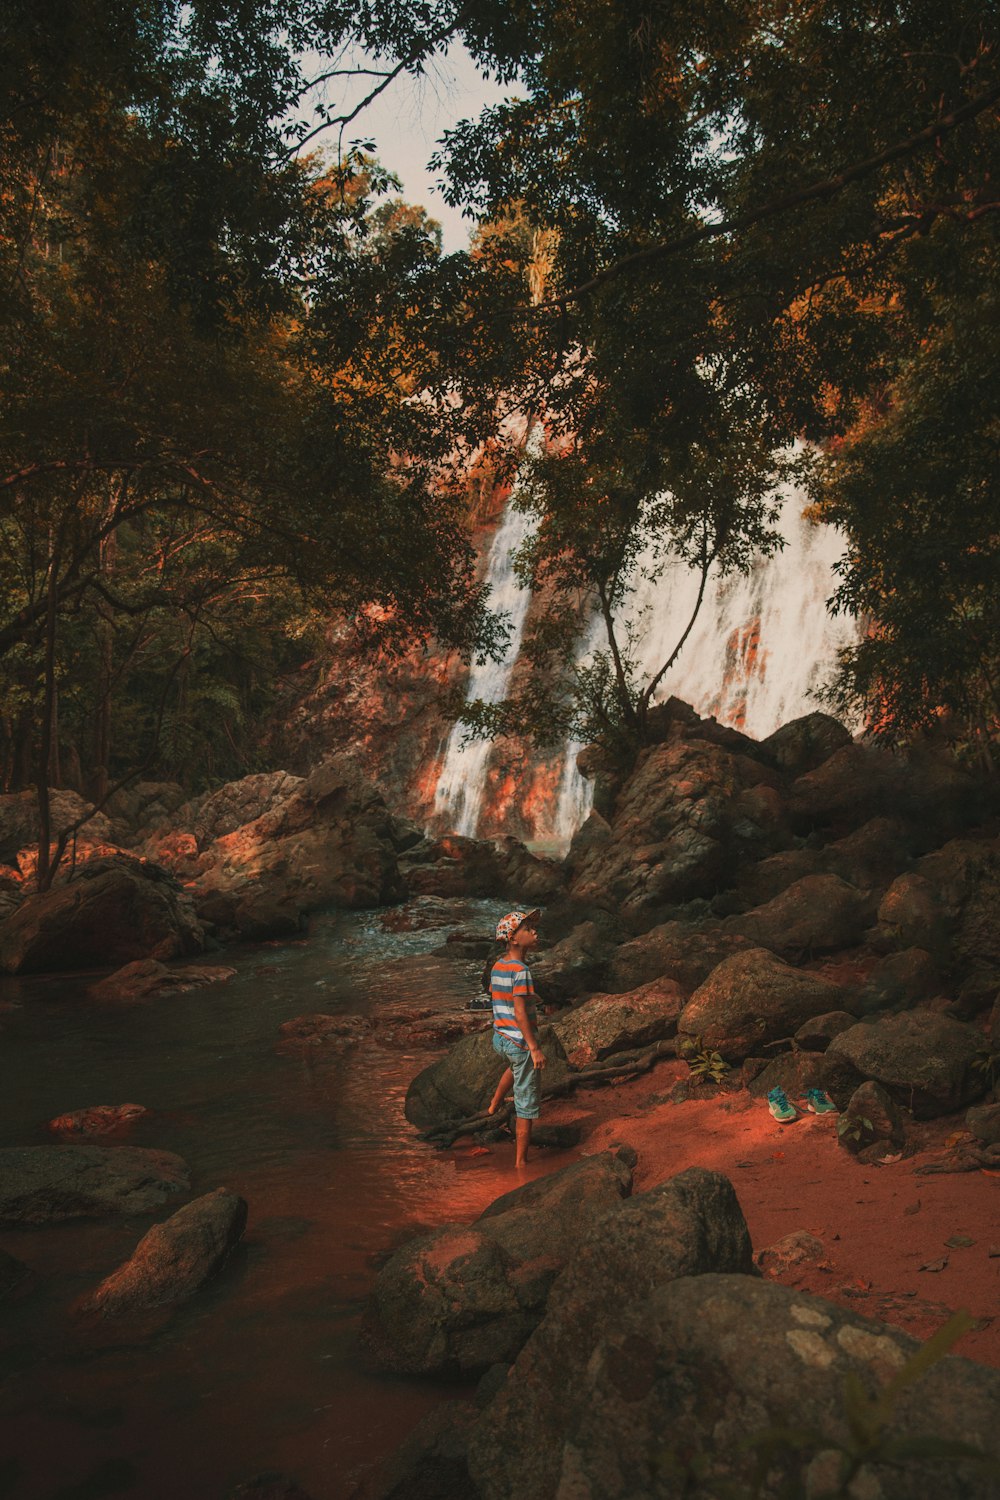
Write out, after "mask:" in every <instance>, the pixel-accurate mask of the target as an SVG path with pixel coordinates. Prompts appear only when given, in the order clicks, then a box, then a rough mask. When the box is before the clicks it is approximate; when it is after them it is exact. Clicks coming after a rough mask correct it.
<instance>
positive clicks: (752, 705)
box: [552, 486, 857, 843]
mask: <svg viewBox="0 0 1000 1500" xmlns="http://www.w3.org/2000/svg"><path fill="white" fill-rule="evenodd" d="M805 504H806V499H805V496H804V495H803V494H802V492H801V491H800V490H798V489H797V488H794V487H792V486H789V487H788V488H787V490H786V493H785V497H784V501H783V504H782V508H781V515H780V518H779V521H778V530H779V531H780V532H781V534H782V536H783V537H784V539H785V546H784V548H783V549H782V551H780V552H778V553H775V554H774V556H772V557H769V558H761V559H760V560H759V561H758V562H757V563H756V564H755V565H754V566H753V568H752V569H751V571H750V572H749V574H747V575H743V574H733V575H731V576H730V577H728V578H715V579H712V578H711V577H710V579H709V585H708V588H707V589H706V592H705V598H704V600H703V601H702V606H701V610H700V612H699V615H698V618H697V620H696V621H695V625H694V627H693V629H692V631H691V634H690V636H689V637H688V639H687V641H686V642H685V645H684V648H683V650H682V652H681V654H680V656H679V658H678V660H677V663H676V665H675V666H674V667H673V668H671V670H670V671H669V672H668V673H667V675H666V676H665V677H664V679H663V681H662V682H661V683H660V685H659V687H658V689H657V692H656V694H655V699H654V701H655V702H662V701H663V700H664V699H665V698H669V697H670V696H671V695H675V696H676V697H678V698H683V699H684V701H685V702H686V703H690V704H691V705H692V707H693V708H695V709H696V710H697V712H698V713H700V714H702V715H703V716H705V715H709V714H711V715H714V716H715V718H717V719H718V720H719V722H720V723H723V724H731V725H734V726H737V727H738V728H740V729H742V730H744V732H745V733H747V734H749V735H752V736H753V737H754V738H755V739H764V738H765V737H766V736H767V735H769V734H771V733H773V731H774V730H775V729H777V728H779V726H780V725H782V724H787V723H788V721H789V720H790V719H795V718H798V717H799V716H800V715H802V714H807V713H810V712H812V711H813V710H814V709H816V708H817V707H818V704H817V702H816V699H815V697H814V694H815V692H816V689H817V688H819V687H821V686H822V685H823V683H824V681H825V679H826V677H827V676H828V674H829V672H830V670H831V668H832V666H833V664H834V662H835V660H836V656H837V652H838V650H839V649H840V648H841V647H842V646H846V645H849V644H850V643H851V641H853V640H854V639H855V637H856V634H857V626H856V624H855V622H854V621H852V620H851V619H850V618H848V617H844V616H833V615H831V614H830V613H829V611H828V610H827V608H826V601H827V599H828V598H829V596H830V595H831V594H832V592H833V589H834V573H833V568H834V564H835V563H836V561H837V559H838V558H839V557H840V556H841V554H842V553H843V551H844V545H845V542H844V537H843V535H842V533H840V532H839V531H837V530H836V529H835V528H834V527H832V526H826V525H822V524H817V523H814V522H812V521H809V520H807V519H806V518H805V517H804V516H803V514H802V512H803V508H804V506H805ZM642 561H643V563H645V564H647V565H649V566H651V565H652V557H649V558H643V559H642ZM697 596H698V576H697V574H696V573H695V572H694V571H693V570H692V569H690V568H687V567H686V566H685V565H684V564H682V563H678V564H675V565H672V566H669V567H668V568H666V569H665V570H664V571H663V572H662V573H661V574H660V576H659V577H657V578H653V579H647V580H643V581H642V582H641V583H640V585H639V587H638V588H637V589H636V591H635V593H634V594H633V595H632V597H631V599H630V600H629V601H628V604H627V607H626V609H625V610H624V612H623V615H624V619H623V621H622V623H624V620H625V619H627V620H630V621H631V622H632V623H633V625H634V626H635V627H636V629H637V631H638V639H637V641H636V653H635V654H636V659H637V661H638V663H639V665H640V667H641V670H642V675H643V676H645V677H647V678H648V677H649V676H652V675H653V674H655V673H656V672H658V671H659V669H660V667H661V666H662V665H663V663H664V662H665V661H666V660H667V658H668V657H669V656H670V654H671V652H672V651H673V650H674V648H675V646H676V644H677V642H678V640H679V639H680V637H681V635H682V634H683V632H684V629H685V627H686V625H687V623H688V621H689V619H690V618H691V614H692V612H693V610H694V606H695V601H696V599H697ZM596 644H597V646H598V647H599V646H600V645H602V644H604V643H603V641H600V640H597V642H596ZM594 649H595V636H594V634H593V632H592V631H591V632H590V633H588V636H587V641H586V644H585V647H584V649H583V650H582V651H581V660H585V659H586V657H587V655H589V654H590V653H591V652H592V651H593V650H594ZM579 748H580V747H579V745H578V744H571V745H568V746H567V753H566V767H565V770H564V774H563V781H562V786H561V788H560V794H559V804H558V807H557V810H556V815H555V818H554V820H553V830H552V831H553V837H554V838H557V839H559V840H561V841H562V842H564V843H565V842H567V841H568V840H569V839H570V838H571V837H572V835H573V833H574V832H575V831H576V829H577V828H578V827H579V826H580V824H581V823H582V822H583V820H584V819H585V818H586V816H587V814H588V812H589V811H590V806H591V802H592V798H593V793H592V788H591V787H590V785H589V783H587V782H585V781H584V779H583V777H582V776H581V775H580V773H579V772H578V771H577V769H576V756H577V754H578V752H579Z"/></svg>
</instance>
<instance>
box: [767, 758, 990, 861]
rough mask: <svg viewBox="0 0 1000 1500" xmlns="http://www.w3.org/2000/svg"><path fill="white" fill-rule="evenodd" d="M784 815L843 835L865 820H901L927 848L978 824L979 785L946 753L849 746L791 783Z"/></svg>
mask: <svg viewBox="0 0 1000 1500" xmlns="http://www.w3.org/2000/svg"><path fill="white" fill-rule="evenodd" d="M788 811H789V814H790V816H791V818H792V821H793V824H794V825H795V826H796V827H797V828H798V829H799V830H800V831H801V832H806V833H808V832H809V831H811V830H813V829H822V830H832V831H833V832H835V833H847V832H849V831H850V830H851V829H855V828H859V827H860V826H861V824H862V823H865V822H867V821H868V819H869V818H873V817H898V818H902V819H904V820H905V821H906V822H907V823H910V824H911V825H912V826H913V828H914V831H915V833H916V834H917V836H918V838H921V839H923V840H925V842H924V843H923V847H924V848H925V849H926V848H927V847H928V846H930V847H933V845H934V844H935V843H938V842H940V841H941V839H943V838H947V837H948V836H949V835H951V834H954V833H956V832H958V831H959V830H960V829H962V828H966V827H970V826H972V825H973V824H975V823H976V822H977V821H979V819H980V818H981V817H982V812H983V785H982V783H981V782H980V781H977V780H976V778H975V777H974V776H972V775H970V774H969V773H968V772H966V771H963V770H961V769H960V768H959V767H958V766H957V765H956V764H955V762H954V761H953V760H951V759H950V758H949V757H948V756H946V755H939V754H935V753H933V752H931V751H928V750H921V749H915V750H911V751H910V752H909V754H906V755H904V754H894V753H893V752H892V751H889V750H883V749H881V748H879V747H876V746H873V745H853V744H852V745H845V746H844V747H843V749H841V750H837V751H836V752H835V753H834V754H833V755H831V756H830V757H829V759H827V760H825V761H824V762H823V764H822V765H821V766H818V767H817V768H816V769H815V770H812V771H808V772H806V774H805V775H803V776H800V777H799V778H798V780H797V781H795V782H794V783H793V785H792V787H791V790H790V792H789V797H788Z"/></svg>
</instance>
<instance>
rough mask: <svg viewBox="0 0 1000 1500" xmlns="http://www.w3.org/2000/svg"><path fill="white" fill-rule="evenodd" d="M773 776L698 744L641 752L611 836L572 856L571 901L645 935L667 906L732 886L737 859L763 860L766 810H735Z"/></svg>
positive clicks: (768, 845) (768, 839)
mask: <svg viewBox="0 0 1000 1500" xmlns="http://www.w3.org/2000/svg"><path fill="white" fill-rule="evenodd" d="M776 779H777V778H776V773H774V772H770V771H768V770H767V769H766V768H765V767H764V766H762V765H761V764H760V763H759V762H758V761H755V760H752V759H750V758H749V757H748V756H746V755H742V754H733V753H731V752H730V751H728V750H724V749H722V747H721V746H719V745H716V744H712V743H709V742H706V741H699V740H696V741H691V742H683V741H682V742H671V743H666V744H662V745H654V746H652V747H650V748H649V749H647V750H645V751H643V752H642V753H641V754H640V756H639V758H638V760H637V762H636V766H635V769H634V770H633V772H632V774H631V776H630V777H629V778H628V780H627V782H626V783H625V785H624V787H623V788H622V790H621V792H620V793H619V795H618V799H617V803H616V807H615V812H614V816H613V818H612V819H611V820H610V830H611V831H610V838H608V839H602V840H596V841H594V843H593V844H592V846H591V847H589V848H587V849H585V850H582V851H578V858H577V859H576V863H575V868H574V872H573V880H572V885H571V887H570V890H571V893H572V895H573V896H575V897H576V898H577V899H578V900H582V901H592V902H593V903H594V904H595V905H598V906H604V907H606V908H607V909H608V910H609V911H614V912H615V913H617V914H618V915H619V916H620V918H621V920H622V921H623V922H624V924H625V926H626V927H627V928H628V929H629V930H630V931H632V932H636V933H638V932H645V931H646V930H648V929H649V928H650V927H652V926H655V925H656V923H657V922H658V921H662V920H663V919H664V917H666V916H667V915H669V910H670V908H672V907H675V906H677V905H680V904H683V903H685V902H688V901H691V900H692V899H693V898H695V897H703V896H711V895H713V894H714V893H715V892H716V891H717V890H719V889H720V888H722V887H723V886H724V885H726V884H727V883H731V881H732V879H733V877H734V875H735V873H736V870H735V865H736V864H737V862H738V860H739V859H740V858H741V857H743V856H744V855H746V854H747V853H748V852H752V853H753V854H754V856H755V857H759V856H760V855H761V854H764V853H770V852H771V849H772V848H773V847H774V837H775V835H774V831H773V828H771V827H770V826H765V825H768V824H770V822H771V820H772V813H773V810H772V809H771V808H770V805H769V804H767V805H766V806H765V804H764V803H761V805H760V807H759V808H758V809H757V817H756V819H755V818H754V816H752V809H751V808H750V807H744V806H740V805H739V799H740V797H741V795H742V794H743V793H745V792H748V791H749V790H751V789H752V788H755V787H759V786H761V785H765V786H767V785H770V784H772V783H774V782H775V781H776Z"/></svg>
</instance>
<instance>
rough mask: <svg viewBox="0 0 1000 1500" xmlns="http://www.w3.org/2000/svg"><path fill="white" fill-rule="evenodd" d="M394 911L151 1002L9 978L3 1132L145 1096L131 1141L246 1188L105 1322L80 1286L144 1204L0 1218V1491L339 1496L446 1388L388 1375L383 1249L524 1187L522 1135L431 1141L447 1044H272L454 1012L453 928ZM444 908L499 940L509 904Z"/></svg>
mask: <svg viewBox="0 0 1000 1500" xmlns="http://www.w3.org/2000/svg"><path fill="white" fill-rule="evenodd" d="M383 916H384V913H379V912H362V913H357V912H353V913H352V912H337V913H330V914H327V915H321V916H318V917H315V918H314V919H313V923H312V927H311V930H310V933H309V937H308V939H303V940H301V941H298V942H291V943H282V944H264V945H257V946H255V947H253V948H245V949H242V950H227V952H226V953H225V954H221V955H218V956H216V957H215V959H214V960H213V961H214V962H223V963H226V964H229V965H231V966H233V967H235V968H236V969H237V974H236V977H235V978H233V979H231V980H229V981H228V982H226V983H220V984H215V985H212V986H210V987H207V988H203V989H198V990H192V991H188V992H187V993H183V994H174V995H171V994H164V995H160V996H157V997H155V998H153V999H152V1000H149V1001H145V1002H141V1003H134V1004H129V1005H107V1004H104V1005H99V1004H96V1003H95V1002H93V1001H91V1000H89V999H88V998H87V994H86V982H87V980H86V978H84V977H80V978H59V979H46V980H40V979H39V980H13V979H8V980H4V981H2V982H0V1098H2V1100H3V1109H2V1117H0V1145H4V1146H11V1145H36V1144H37V1145H41V1144H45V1143H50V1142H51V1141H52V1140H53V1137H52V1136H51V1135H50V1134H49V1132H48V1130H47V1128H46V1122H47V1121H48V1120H50V1119H51V1118H53V1117H55V1116H57V1115H60V1114H64V1113H66V1112H68V1111H70V1110H76V1109H81V1108H84V1107H87V1106H90V1105H96V1104H123V1103H126V1102H128V1103H137V1104H141V1105H144V1106H145V1107H146V1108H148V1109H149V1110H150V1111H151V1113H150V1115H149V1116H146V1117H144V1118H141V1119H139V1120H137V1121H136V1122H134V1124H133V1125H132V1126H131V1128H130V1129H129V1130H128V1132H127V1134H125V1135H123V1136H121V1137H120V1141H121V1143H123V1144H126V1143H127V1144H129V1145H134V1146H149V1147H158V1148H163V1149H166V1150H170V1151H175V1152H177V1153H178V1154H179V1155H180V1156H182V1157H183V1158H184V1160H185V1161H186V1162H187V1163H188V1165H189V1166H190V1168H191V1175H192V1192H191V1196H197V1195H198V1194H200V1193H204V1192H209V1191H211V1190H212V1189H213V1188H215V1187H219V1186H226V1187H229V1188H232V1189H234V1190H235V1191H236V1192H239V1193H241V1194H242V1195H243V1196H244V1197H245V1198H246V1200H247V1202H248V1204H249V1223H248V1227H247V1233H246V1236H245V1239H244V1242H243V1245H242V1246H241V1248H240V1250H239V1251H238V1252H237V1254H236V1255H235V1256H234V1257H233V1259H232V1260H231V1261H230V1262H229V1264H228V1265H227V1267H226V1268H225V1270H224V1271H223V1272H222V1274H221V1275H220V1276H219V1277H218V1278H217V1279H216V1280H215V1281H214V1282H212V1283H211V1284H210V1285H209V1286H208V1287H207V1288H205V1289H203V1290H202V1291H201V1292H200V1293H199V1294H198V1295H197V1296H196V1297H194V1298H193V1299H192V1300H191V1301H189V1302H187V1303H185V1304H182V1305H180V1306H178V1307H176V1308H174V1309H171V1310H169V1311H164V1310H160V1311H158V1312H157V1313H156V1314H151V1315H149V1317H148V1318H147V1319H146V1321H145V1322H144V1323H143V1324H141V1325H139V1324H133V1323H131V1322H129V1321H127V1320H122V1321H121V1323H120V1324H119V1323H116V1322H114V1321H113V1320H109V1321H108V1322H107V1323H106V1324H105V1325H103V1326H102V1328H101V1329H100V1330H99V1332H98V1334H97V1335H94V1334H93V1333H90V1334H87V1335H84V1334H83V1333H82V1332H81V1331H80V1330H79V1329H78V1328H77V1326H76V1325H75V1323H74V1321H73V1319H72V1317H71V1315H70V1312H69V1308H70V1304H71V1303H72V1302H73V1300H74V1299H75V1298H76V1297H78V1296H80V1295H81V1294H82V1293H83V1292H85V1291H87V1290H89V1289H90V1288H92V1287H93V1286H94V1285H95V1284H96V1283H97V1282H98V1281H99V1280H100V1279H102V1278H103V1277H104V1276H105V1275H107V1273H108V1272H109V1271H110V1270H112V1269H113V1268H114V1267H115V1266H117V1265H118V1264H120V1263H121V1261H123V1260H124V1259H126V1258H127V1257H128V1256H129V1255H130V1254H131V1252H132V1250H133V1249H134V1247H135V1245H136V1243H137V1242H138V1240H139V1239H140V1238H141V1236H142V1235H143V1234H144V1233H145V1231H146V1230H147V1229H148V1227H149V1225H150V1222H151V1220H150V1219H148V1218H141V1219H137V1218H133V1219H127V1218H115V1219H105V1220H100V1221H90V1220H80V1219H78V1220H73V1221H70V1222H68V1223H65V1224H58V1225H51V1226H45V1227H41V1228H36V1229H31V1230H17V1231H12V1230H4V1231H0V1248H2V1249H4V1250H6V1251H7V1252H8V1253H9V1254H11V1255H15V1256H17V1257H18V1258H19V1259H20V1260H23V1261H24V1262H25V1263H26V1264H27V1265H29V1266H30V1267H31V1268H32V1270H33V1271H35V1272H36V1274H37V1277H38V1286H37V1288H36V1289H35V1290H34V1291H32V1292H31V1293H30V1294H29V1295H28V1296H27V1297H25V1298H24V1299H23V1300H20V1301H17V1302H15V1303H13V1304H12V1305H10V1304H8V1305H5V1307H4V1312H3V1317H2V1320H0V1497H2V1500H101V1497H103V1496H123V1497H132V1500H225V1496H226V1495H227V1493H228V1491H229V1489H230V1488H232V1486H233V1485H235V1484H236V1483H239V1482H242V1481H246V1480H247V1479H249V1478H251V1477H253V1476H254V1475H256V1474H259V1473H261V1472H264V1471H280V1472H282V1473H286V1474H289V1475H292V1476H294V1477H295V1478H296V1479H297V1480H298V1482H299V1483H300V1484H301V1485H302V1487H303V1488H304V1489H305V1490H306V1491H307V1492H308V1493H309V1494H310V1496H312V1497H313V1500H345V1497H347V1496H349V1495H350V1494H351V1492H352V1490H353V1489H354V1488H355V1485H356V1484H357V1482H358V1481H359V1480H360V1479H361V1477H362V1476H363V1474H364V1472H365V1471H366V1468H367V1466H368V1465H370V1464H371V1462H372V1461H373V1459H375V1458H377V1457H379V1456H380V1455H383V1454H385V1453H387V1452H389V1451H391V1450H392V1449H393V1448H394V1447H395V1446H396V1445H397V1444H398V1442H399V1441H400V1440H401V1438H402V1437H403V1436H404V1435H405V1434H406V1432H407V1431H408V1430H409V1429H410V1428H411V1427H412V1426H413V1425H414V1424H415V1423H416V1422H417V1421H418V1420H419V1419H420V1417H421V1416H422V1415H424V1414H425V1413H426V1412H427V1411H428V1410H430V1409H431V1407H433V1406H434V1405H436V1404H437V1403H438V1402H439V1401H440V1400H441V1399H442V1396H443V1395H446V1394H454V1393H457V1390H458V1388H457V1387H456V1388H454V1389H453V1390H450V1389H449V1388H448V1387H446V1386H442V1385H441V1384H436V1385H430V1384H427V1383H422V1382H420V1381H416V1380H410V1379H401V1378H393V1377H391V1376H387V1375H386V1374H385V1373H384V1372H381V1371H380V1370H379V1369H378V1368H377V1366H376V1365H375V1364H374V1362H373V1361H372V1360H371V1359H370V1358H369V1357H368V1356H367V1355H366V1352H365V1349H364V1346H363V1343H362V1341H361V1340H360V1338H359V1325H360V1321H361V1309H362V1306H363V1302H364V1299H365V1297H366V1296H367V1294H368V1291H369V1289H370V1287H371V1284H372V1279H373V1276H374V1274H375V1269H376V1267H377V1264H378V1263H379V1260H380V1258H381V1257H383V1256H384V1255H385V1253H386V1251H387V1250H388V1249H391V1248H392V1247H394V1246H396V1245H398V1244H400V1243H401V1242H402V1241H403V1240H405V1239H407V1238H409V1237H410V1236H411V1235H412V1234H414V1233H417V1232H418V1231H420V1230H421V1229H423V1228H426V1227H431V1226H436V1225H438V1224H441V1223H446V1222H449V1221H452V1220H469V1219H471V1218H473V1217H475V1216H476V1215H477V1214H478V1213H479V1212H480V1211H481V1210H482V1208H483V1207H485V1205H486V1204H487V1203H488V1202H490V1201H492V1199H493V1198H494V1197H496V1196H497V1194H498V1193H501V1192H505V1191H507V1190H509V1189H510V1188H511V1187H512V1186H515V1185H516V1183H515V1181H514V1180H513V1174H512V1171H511V1162H510V1160H509V1159H508V1158H509V1155H510V1152H509V1150H507V1151H505V1150H503V1149H499V1150H497V1151H495V1152H493V1153H492V1154H489V1155H483V1156H479V1157H468V1156H466V1157H462V1156H456V1155H454V1154H452V1153H448V1152H439V1151H435V1150H433V1149H432V1148H430V1147H429V1146H426V1145H424V1144H422V1143H421V1142H420V1141H418V1140H417V1138H416V1135H415V1132H414V1131H413V1129H412V1127H411V1126H409V1125H408V1124H407V1123H406V1121H405V1120H404V1118H403V1099H404V1096H405V1093H406V1089H407V1085H408V1083H409V1081H410V1079H411V1078H412V1077H413V1076H414V1074H415V1073H416V1072H418V1071H419V1070H420V1069H421V1068H423V1067H425V1066H427V1064H428V1063H429V1062H431V1061H432V1060H433V1058H434V1057H435V1056H437V1055H438V1054H437V1053H433V1052H427V1051H424V1050H420V1051H416V1050H410V1051H405V1050H400V1049H398V1048H396V1049H394V1048H391V1047H389V1046H384V1045H379V1044H378V1043H377V1042H376V1041H374V1040H373V1039H367V1040H365V1041H363V1042H362V1043H361V1044H360V1045H359V1046H355V1047H351V1048H349V1049H348V1050H346V1051H341V1050H338V1049H337V1047H336V1046H335V1045H334V1046H331V1045H330V1044H322V1045H319V1046H314V1047H304V1048H292V1049H286V1048H282V1047H280V1046H279V1045H278V1044H279V1043H280V1041H281V1038H280V1037H279V1034H278V1028H279V1026H280V1025H281V1023H282V1022H284V1021H287V1020H290V1019H292V1018H293V1017H295V1016H299V1015H303V1014H306V1013H309V1012H314V1011H320V1012H325V1013H332V1014H340V1013H354V1014H362V1015H368V1016H372V1015H375V1014H378V1013H379V1012H383V1013H384V1012H385V1011H386V1010H387V1009H391V1008H393V1007H398V1006H400V1005H401V1003H405V1004H407V1005H410V1006H420V1005H424V1006H428V1005H433V1006H434V1007H435V1008H437V1009H442V1010H447V1009H455V1010H459V1009H462V1008H463V1007H464V1005H465V1002H466V1001H467V1000H468V999H469V997H470V996H471V995H472V994H474V993H476V992H478V978H479V969H480V963H479V961H475V962H470V961H469V960H468V959H462V958H459V957H456V958H452V957H451V956H435V955H433V953H432V952H431V950H432V949H433V948H435V947H438V946H439V945H440V944H442V943H443V941H444V939H445V937H446V936H447V931H448V927H442V926H436V927H433V928H429V929H424V930H419V931H404V932H389V931H387V930H386V929H385V927H384V926H383V920H382V919H383ZM448 916H449V917H450V918H452V920H450V921H449V924H448V925H449V927H451V926H458V925H462V926H463V927H465V926H469V925H472V926H474V927H475V928H477V929H481V930H483V931H484V932H485V931H488V930H489V928H490V927H491V926H492V923H493V922H494V921H495V920H496V903H495V902H481V901H462V902H456V903H454V904H453V907H452V909H451V910H450V911H449V913H448ZM88 977H89V978H90V979H92V978H93V976H88ZM565 1161H566V1158H565V1157H563V1158H562V1160H561V1161H560V1163H559V1165H563V1164H565ZM176 1206H177V1207H179V1206H180V1203H177V1205H176ZM172 1211H173V1208H172V1207H170V1206H169V1205H168V1207H167V1208H166V1209H165V1210H164V1212H163V1213H162V1214H160V1215H158V1216H157V1217H159V1218H163V1217H166V1216H167V1214H168V1213H169V1212H172Z"/></svg>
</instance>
